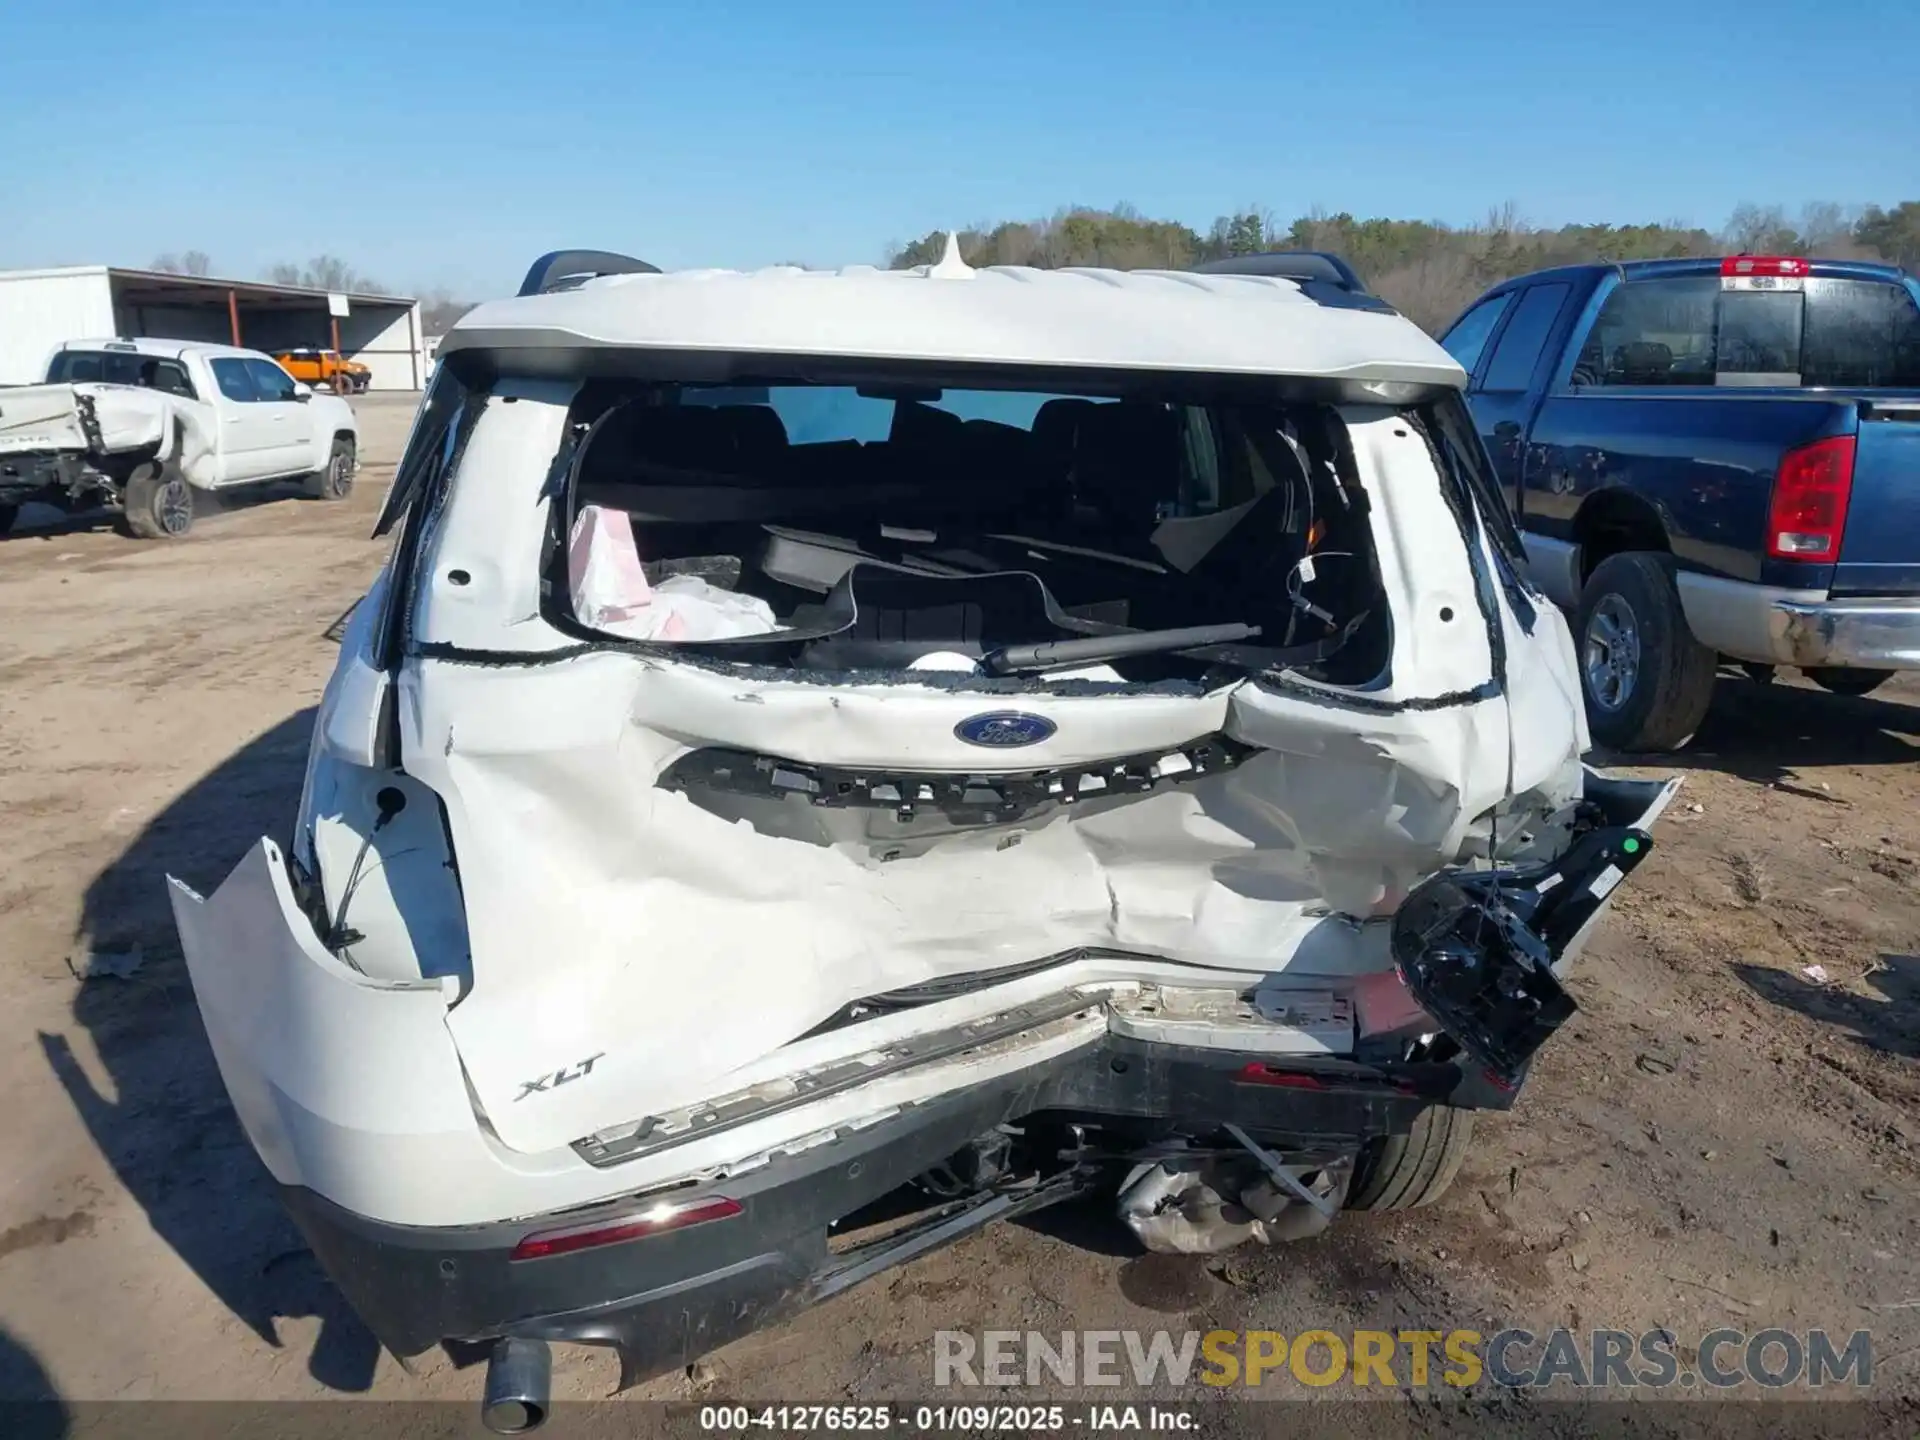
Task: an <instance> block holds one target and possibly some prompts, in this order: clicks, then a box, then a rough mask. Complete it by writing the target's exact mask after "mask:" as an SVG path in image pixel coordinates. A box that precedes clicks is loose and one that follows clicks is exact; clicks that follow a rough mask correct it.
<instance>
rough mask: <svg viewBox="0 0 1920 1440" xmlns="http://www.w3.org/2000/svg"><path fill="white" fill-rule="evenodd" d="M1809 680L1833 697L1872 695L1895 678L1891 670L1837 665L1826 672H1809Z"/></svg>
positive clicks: (1807, 673)
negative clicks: (1862, 668)
mask: <svg viewBox="0 0 1920 1440" xmlns="http://www.w3.org/2000/svg"><path fill="white" fill-rule="evenodd" d="M1806 675H1807V678H1808V679H1809V680H1811V681H1813V683H1814V684H1816V685H1818V686H1819V687H1820V688H1821V689H1822V690H1825V691H1827V692H1828V693H1829V694H1832V695H1871V694H1872V693H1873V692H1874V691H1875V690H1878V689H1879V688H1880V687H1881V686H1882V685H1884V684H1886V683H1887V681H1889V680H1891V679H1892V678H1893V671H1891V670H1861V669H1858V668H1856V667H1854V666H1851V665H1835V666H1831V667H1829V668H1828V669H1825V670H1809V671H1807V672H1806Z"/></svg>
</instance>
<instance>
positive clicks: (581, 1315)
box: [282, 1036, 1460, 1383]
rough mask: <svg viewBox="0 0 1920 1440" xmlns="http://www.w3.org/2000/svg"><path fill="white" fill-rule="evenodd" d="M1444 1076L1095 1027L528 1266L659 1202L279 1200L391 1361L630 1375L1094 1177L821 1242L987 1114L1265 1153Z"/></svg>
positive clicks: (1356, 1129)
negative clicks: (517, 1349) (479, 1218)
mask: <svg viewBox="0 0 1920 1440" xmlns="http://www.w3.org/2000/svg"><path fill="white" fill-rule="evenodd" d="M1459 1081H1460V1074H1459V1071H1458V1069H1457V1067H1455V1066H1452V1065H1446V1064H1410V1065H1405V1066H1399V1067H1395V1069H1394V1073H1392V1074H1391V1075H1388V1074H1386V1073H1383V1072H1382V1071H1381V1070H1377V1069H1374V1068H1372V1067H1368V1066H1363V1065H1357V1064H1354V1063H1352V1062H1350V1061H1329V1060H1314V1061H1312V1062H1310V1063H1302V1064H1300V1065H1299V1066H1292V1065H1289V1066H1287V1067H1286V1068H1284V1069H1283V1068H1281V1067H1279V1066H1276V1065H1274V1064H1271V1063H1269V1062H1268V1061H1267V1060H1266V1059H1256V1058H1252V1057H1249V1056H1247V1055H1241V1054H1235V1053H1230V1052H1221V1051H1216V1050H1189V1049H1182V1048H1178V1047H1174V1046H1166V1045H1155V1044H1145V1043H1142V1042H1139V1041H1134V1040H1128V1039H1125V1038H1122V1037H1117V1036H1109V1037H1106V1038H1105V1039H1103V1040H1102V1041H1100V1042H1099V1043H1097V1044H1096V1045H1093V1046H1090V1047H1088V1048H1086V1049H1083V1050H1081V1051H1079V1052H1077V1053H1075V1054H1073V1055H1070V1056H1066V1057H1063V1058H1061V1059H1058V1060H1055V1061H1052V1062H1049V1063H1048V1064H1046V1065H1043V1066H1041V1067H1038V1068H1037V1069H1035V1070H1028V1071H1024V1072H1019V1073H1017V1074H1013V1075H1008V1076H1002V1077H999V1078H996V1079H994V1080H990V1081H987V1082H984V1083H982V1084H979V1085H975V1086H973V1087H970V1088H968V1089H966V1090H963V1091H958V1092H953V1093H950V1094H947V1095H943V1096H940V1097H938V1098H936V1099H934V1100H930V1101H927V1102H925V1103H922V1104H919V1105H914V1106H911V1107H908V1108H906V1109H904V1110H901V1111H899V1112H896V1113H895V1114H892V1115H890V1116H888V1117H886V1118H884V1119H881V1120H879V1121H877V1122H876V1123H873V1124H868V1125H861V1126H857V1127H842V1128H840V1129H839V1130H837V1131H836V1132H834V1133H832V1134H830V1135H828V1136H825V1137H812V1138H810V1139H809V1140H808V1141H807V1143H805V1144H804V1145H796V1146H795V1147H794V1148H793V1149H792V1150H791V1151H790V1152H779V1153H775V1154H774V1155H773V1156H772V1157H771V1158H770V1159H769V1160H768V1161H767V1163H765V1164H761V1165H758V1166H756V1167H754V1168H752V1169H750V1170H746V1171H743V1172H742V1173H739V1174H735V1175H730V1176H726V1177H723V1178H715V1179H710V1180H708V1181H705V1182H703V1183H701V1184H698V1185H693V1186H689V1187H683V1188H681V1189H677V1190H674V1191H671V1192H670V1193H671V1196H672V1199H673V1200H674V1201H675V1202H678V1203H681V1204H694V1205H697V1204H699V1203H700V1202H702V1201H704V1200H708V1199H710V1198H713V1197H719V1196H724V1197H726V1198H727V1199H728V1200H731V1201H733V1202H734V1203H735V1204H736V1205H737V1206H738V1210H737V1212H735V1213H733V1214H731V1216H730V1217H729V1218H725V1219H718V1220H714V1221H712V1222H710V1223H703V1224H697V1225H692V1226H689V1227H687V1228H684V1229H676V1230H671V1231H668V1232H665V1233H661V1234H657V1235H648V1236H643V1237H641V1238H637V1239H633V1240H627V1241H623V1242H621V1243H617V1244H610V1245H605V1246H601V1247H598V1248H595V1249H591V1250H582V1251H578V1252H575V1253H570V1254H554V1255H548V1256H543V1257H541V1258H538V1259H523V1260H515V1259H513V1258H511V1257H512V1255H513V1251H514V1248H515V1246H516V1245H519V1244H520V1243H521V1241H522V1240H524V1239H525V1237H526V1236H527V1235H528V1234H530V1233H534V1232H538V1231H541V1230H543V1229H547V1228H549V1227H552V1226H554V1225H556V1224H563V1225H569V1226H572V1225H589V1224H591V1223H592V1222H593V1221H594V1220H595V1219H597V1218H600V1217H616V1216H620V1215H623V1214H631V1213H633V1210H634V1208H635V1206H636V1205H637V1204H642V1205H644V1204H651V1203H653V1202H654V1201H655V1200H657V1199H658V1198H659V1197H658V1195H657V1194H656V1195H648V1196H642V1197H633V1196H629V1197H624V1198H623V1199H621V1200H617V1201H611V1202H607V1203H606V1204H603V1205H599V1206H595V1207H591V1208H589V1209H585V1210H576V1211H571V1212H567V1213H566V1214H565V1215H564V1216H558V1217H556V1216H545V1217H537V1218H534V1219H527V1220H520V1221H509V1222H500V1223H496V1224H490V1225H482V1226H463V1227H435V1228H421V1227H411V1226H400V1225H393V1224H388V1223H385V1222H380V1221H375V1220H370V1219H367V1218H365V1217H363V1216H359V1215H355V1214H353V1213H351V1212H349V1211H347V1210H344V1209H342V1208H341V1207H339V1206H337V1205H334V1204H333V1203H331V1202H330V1201H328V1200H326V1199H324V1198H322V1197H321V1196H319V1195H317V1194H315V1193H314V1192H313V1191H311V1190H307V1189H304V1188H300V1187H285V1186H283V1187H282V1197H283V1199H284V1201H285V1203H286V1204H287V1207H288V1209H289V1210H290V1211H291V1213H292V1214H293V1216H294V1218H295V1219H296V1220H297V1221H298V1223H299V1225H300V1227H301V1229H302V1231H303V1232H304V1233H305V1234H306V1236H307V1239H308V1241H309V1242H310V1243H311V1244H312V1246H313V1249H314V1253H315V1255H316V1256H317V1257H318V1258H319V1259H320V1261H321V1263H322V1265H323V1266H324V1267H325V1268H326V1270H327V1272H328V1273H329V1274H330V1275H332V1276H333V1277H334V1278H335V1279H336V1281H337V1282H338V1283H339V1285H340V1286H341V1288H342V1289H343V1290H344V1291H345V1292H346V1294H347V1297H348V1299H349V1300H350V1301H351V1302H352V1303H353V1306H354V1308H355V1310H356V1311H358V1312H359V1314H360V1315H361V1317H362V1318H363V1319H365V1320H366V1322H367V1324H368V1325H369V1326H370V1327H371V1328H372V1330H373V1332H374V1333H375V1335H377V1336H378V1337H379V1339H380V1341H381V1343H382V1344H384V1345H386V1346H387V1347H388V1348H389V1349H391V1350H392V1351H394V1353H396V1354H399V1355H403V1356H405V1355H414V1354H418V1353H420V1352H421V1351H423V1350H425V1349H427V1348H429V1347H431V1346H432V1345H434V1344H437V1343H439V1342H440V1341H442V1340H484V1339H491V1338H492V1337H494V1336H497V1335H502V1334H505V1335H513V1336H519V1337H524V1338H528V1339H543V1340H552V1341H571V1342H577V1343H586V1344H601V1345H612V1346H615V1347H617V1348H618V1349H619V1350H620V1352H621V1356H622V1371H623V1375H624V1377H625V1380H626V1382H627V1383H632V1382H635V1381H638V1380H640V1379H643V1378H645V1377H647V1376H649V1375H654V1374H659V1373H662V1372H664V1371H667V1370H669V1369H671V1368H674V1367H675V1366H679V1365H684V1364H687V1363H690V1362H691V1361H692V1360H693V1359H696V1358H698V1357H699V1356H700V1355H702V1354H704V1353H706V1352H708V1351H711V1350H712V1349H714V1348H715V1347H716V1346H719V1345H722V1344H725V1343H726V1342H727V1341H729V1340H731V1339H735V1338H738V1337H739V1336H741V1335H744V1334H746V1333H747V1332H749V1331H751V1330H754V1329H758V1328H760V1327H761V1326H763V1325H765V1324H768V1323H771V1322H772V1321H774V1320H777V1319H779V1318H781V1317H782V1316H785V1315H788V1314H792V1313H794V1312H796V1311H798V1310H801V1309H804V1308H805V1307H806V1306H808V1305H810V1304H812V1303H814V1302H815V1301H817V1300H820V1299H822V1298H824V1297H825V1296H827V1295H830V1294H833V1293H835V1292H836V1291H838V1290H842V1289H845V1288H847V1287H848V1286H851V1285H854V1284H857V1283H859V1282H860V1281H862V1280H865V1279H867V1278H869V1277H870V1276H872V1275H874V1274H877V1273H879V1272H880V1271H882V1270H885V1269H887V1268H888V1267H890V1266H892V1265H895V1264H898V1263H900V1262H902V1261H903V1260H907V1259H910V1258H913V1257H914V1256H917V1255H920V1254H924V1253H926V1252H928V1251H930V1250H932V1249H935V1248H937V1247H938V1246H941V1245H944V1244H947V1243H949V1242H951V1241H953V1240H956V1239H958V1238H960V1237H961V1236H962V1235H964V1234H966V1233H968V1232H969V1231H971V1230H974V1229H977V1228H978V1227H980V1226H982V1225H985V1224H987V1223H989V1222H991V1221H993V1220H996V1219H1004V1218H1007V1217H1009V1216H1012V1215H1016V1214H1020V1213H1023V1212H1026V1211H1030V1210H1034V1209H1038V1208H1040V1207H1041V1206H1044V1205H1049V1204H1053V1203H1055V1202H1056V1201H1059V1200H1062V1199H1066V1198H1068V1197H1069V1196H1071V1195H1073V1194H1075V1193H1077V1192H1078V1191H1080V1190H1081V1189H1083V1188H1086V1187H1087V1186H1088V1185H1089V1184H1092V1183H1095V1180H1096V1177H1095V1176H1093V1175H1089V1174H1086V1173H1083V1172H1082V1171H1080V1170H1079V1169H1078V1168H1077V1167H1075V1166H1074V1165H1072V1164H1071V1163H1069V1164H1068V1165H1067V1166H1066V1167H1065V1169H1064V1170H1063V1172H1062V1173H1061V1174H1059V1175H1056V1176H1052V1177H1046V1178H1044V1179H1042V1180H1039V1181H1036V1182H1030V1183H1026V1182H1023V1183H1021V1184H1016V1185H1010V1186H1007V1187H1004V1188H995V1189H991V1190H989V1191H988V1192H987V1193H985V1194H984V1195H982V1196H979V1197H973V1198H969V1199H966V1200H963V1201H959V1202H956V1203H953V1204H949V1205H945V1206H938V1207H935V1208H934V1209H933V1210H932V1211H931V1213H929V1214H927V1215H925V1216H923V1217H921V1218H920V1219H919V1220H918V1222H917V1223H916V1224H914V1225H912V1226H910V1227H909V1228H907V1229H904V1230H897V1231H894V1232H893V1233H892V1234H889V1235H886V1236H885V1237H884V1238H882V1239H876V1240H873V1241H870V1242H867V1243H865V1244H859V1245H853V1246H851V1247H848V1246H843V1245H841V1244H838V1243H836V1236H835V1233H834V1232H835V1227H836V1225H837V1223H838V1222H839V1221H841V1220H843V1219H845V1218H846V1217H848V1216H850V1215H853V1214H854V1213H855V1212H856V1211H858V1210H860V1209H861V1207H863V1206H867V1205H870V1204H871V1203H872V1202H874V1201H876V1200H878V1199H880V1197H882V1196H885V1195H887V1194H889V1193H890V1192H892V1191H895V1190H897V1189H899V1187H901V1186H902V1185H905V1184H907V1183H908V1182H909V1181H911V1180H912V1179H913V1178H914V1177H916V1176H918V1175H922V1174H925V1173H926V1172H928V1171H929V1170H932V1169H934V1168H935V1167H937V1166H939V1165H941V1164H942V1163H943V1162H945V1161H946V1160H947V1159H949V1158H950V1157H951V1156H953V1155H954V1154H955V1153H956V1152H958V1151H960V1150H961V1149H963V1148H964V1147H965V1146H966V1145H967V1144H968V1143H969V1142H970V1141H972V1140H973V1139H974V1138H975V1137H977V1136H980V1135H982V1134H985V1133H987V1132H989V1131H992V1130H993V1129H994V1128H995V1127H996V1126H999V1125H1002V1124H1006V1123H1009V1122H1014V1121H1021V1122H1023V1123H1030V1122H1032V1121H1033V1120H1034V1119H1035V1117H1041V1116H1045V1115H1047V1114H1055V1115H1059V1116H1062V1117H1066V1118H1068V1119H1085V1118H1096V1119H1104V1120H1105V1121H1107V1122H1109V1123H1124V1122H1125V1121H1127V1120H1128V1119H1140V1120H1146V1121H1151V1122H1154V1125H1153V1128H1156V1129H1158V1128H1162V1127H1172V1128H1174V1129H1176V1130H1183V1131H1185V1132H1186V1133H1202V1132H1208V1131H1213V1130H1217V1129H1219V1128H1220V1127H1221V1126H1223V1125H1225V1124H1234V1125H1238V1126H1240V1127H1241V1128H1242V1129H1243V1130H1245V1131H1246V1132H1247V1133H1248V1134H1250V1135H1253V1136H1257V1137H1258V1138H1259V1139H1260V1141H1261V1142H1262V1143H1263V1144H1265V1145H1267V1146H1269V1147H1272V1148H1274V1149H1277V1150H1287V1151H1290V1152H1296V1153H1297V1152H1301V1151H1313V1152H1321V1151H1335V1152H1337V1151H1343V1150H1346V1151H1350V1150H1352V1149H1353V1148H1354V1147H1357V1146H1358V1145H1360V1144H1362V1143H1363V1142H1364V1140H1365V1139H1367V1138H1368V1137H1372V1136H1376V1135H1382V1134H1391V1133H1396V1132H1404V1131H1405V1130H1406V1129H1407V1128H1408V1126H1409V1125H1411V1123H1412V1121H1413V1119H1414V1117H1415V1116H1416V1115H1417V1114H1418V1112H1419V1111H1420V1110H1421V1109H1423V1108H1425V1107H1427V1106H1429V1105H1431V1104H1434V1103H1436V1102H1437V1101H1438V1100H1440V1099H1441V1098H1443V1097H1444V1096H1446V1095H1448V1094H1449V1093H1451V1092H1452V1090H1453V1088H1454V1087H1455V1086H1456V1085H1457V1084H1458V1083H1459Z"/></svg>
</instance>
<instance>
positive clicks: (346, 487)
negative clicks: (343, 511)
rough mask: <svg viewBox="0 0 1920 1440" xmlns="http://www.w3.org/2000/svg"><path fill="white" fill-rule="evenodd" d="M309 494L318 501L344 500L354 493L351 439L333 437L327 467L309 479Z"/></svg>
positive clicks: (314, 473)
mask: <svg viewBox="0 0 1920 1440" xmlns="http://www.w3.org/2000/svg"><path fill="white" fill-rule="evenodd" d="M307 493H308V494H309V495H311V496H313V497H314V498H315V499H316V500H344V499H346V498H347V497H348V496H349V495H351V494H352V493H353V441H352V440H351V439H350V438H348V437H347V436H345V435H336V436H334V437H333V449H332V450H331V451H330V452H329V453H328V455H327V463H326V467H325V468H324V469H321V470H316V471H314V472H313V474H311V475H309V476H308V477H307Z"/></svg>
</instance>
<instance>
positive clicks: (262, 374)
mask: <svg viewBox="0 0 1920 1440" xmlns="http://www.w3.org/2000/svg"><path fill="white" fill-rule="evenodd" d="M246 363H247V370H248V372H249V373H250V374H251V375H252V376H253V388H254V389H255V390H256V391H258V392H259V395H260V398H261V399H262V400H291V399H293V377H292V376H291V375H289V374H287V372H286V371H284V370H282V369H281V368H280V367H279V366H278V365H276V364H274V363H273V362H272V361H271V360H249V361H247V362H246Z"/></svg>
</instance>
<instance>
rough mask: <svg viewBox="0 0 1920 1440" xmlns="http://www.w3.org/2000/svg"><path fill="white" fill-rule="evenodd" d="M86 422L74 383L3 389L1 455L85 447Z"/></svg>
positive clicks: (0, 403) (0, 396) (81, 448)
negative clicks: (72, 384) (81, 412)
mask: <svg viewBox="0 0 1920 1440" xmlns="http://www.w3.org/2000/svg"><path fill="white" fill-rule="evenodd" d="M87 442H88V437H87V426H86V423H85V422H83V419H82V416H81V414H80V405H79V397H78V396H77V395H75V393H74V389H73V387H72V386H71V385H22V386H19V387H18V388H10V389H5V390H0V455H23V454H27V453H39V452H44V451H49V450H85V449H87V448H88V443H87Z"/></svg>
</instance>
